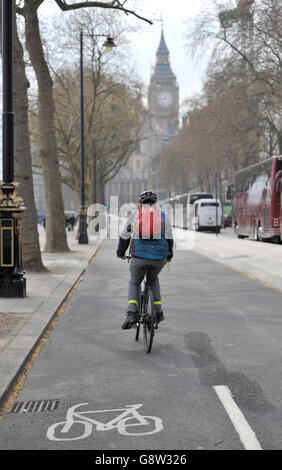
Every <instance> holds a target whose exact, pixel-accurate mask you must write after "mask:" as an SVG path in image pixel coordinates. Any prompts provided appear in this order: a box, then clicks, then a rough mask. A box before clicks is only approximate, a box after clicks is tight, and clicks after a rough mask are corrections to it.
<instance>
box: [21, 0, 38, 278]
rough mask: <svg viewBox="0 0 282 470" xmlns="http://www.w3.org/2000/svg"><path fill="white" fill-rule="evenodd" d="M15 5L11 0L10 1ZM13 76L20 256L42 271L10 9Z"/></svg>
mask: <svg viewBox="0 0 282 470" xmlns="http://www.w3.org/2000/svg"><path fill="white" fill-rule="evenodd" d="M14 4H15V1H14ZM13 64H14V67H13V75H14V113H15V123H14V131H15V146H14V151H15V180H16V181H17V182H19V183H20V186H19V193H20V196H21V197H22V198H23V201H24V205H25V207H26V211H25V212H24V215H23V236H22V256H23V266H24V269H26V270H31V271H43V270H45V268H44V266H43V264H42V259H41V251H40V245H39V235H38V228H37V210H36V207H35V202H34V190H33V180H32V162H31V151H30V137H29V122H28V97H27V88H28V81H27V78H26V74H25V65H24V60H23V48H22V45H21V43H20V41H19V37H18V34H17V24H16V14H15V9H14V12H13Z"/></svg>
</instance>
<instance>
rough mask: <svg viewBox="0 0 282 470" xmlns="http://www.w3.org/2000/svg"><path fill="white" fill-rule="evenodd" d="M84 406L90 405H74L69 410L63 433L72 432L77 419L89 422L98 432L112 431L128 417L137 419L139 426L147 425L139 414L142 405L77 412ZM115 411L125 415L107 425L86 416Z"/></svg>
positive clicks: (117, 417)
mask: <svg viewBox="0 0 282 470" xmlns="http://www.w3.org/2000/svg"><path fill="white" fill-rule="evenodd" d="M83 405H88V403H79V404H78V405H74V406H72V407H71V408H69V409H68V411H67V415H66V424H65V426H64V427H63V428H62V430H61V432H62V433H67V432H68V431H69V430H70V428H71V426H72V425H73V423H75V422H76V421H75V418H77V419H78V420H79V421H80V420H83V421H87V422H89V423H91V424H93V425H95V426H96V430H97V431H109V430H110V429H114V428H116V427H117V423H118V422H119V421H121V420H123V419H124V418H127V417H134V418H136V419H137V421H138V422H139V423H138V424H141V425H145V424H147V421H146V419H144V418H143V416H141V415H140V414H139V413H138V412H137V410H138V409H139V408H141V406H143V405H142V404H136V405H127V406H126V408H117V409H113V410H96V411H95V410H93V411H79V412H77V411H75V410H76V408H78V407H79V406H83ZM115 411H122V412H123V413H121V414H119V415H118V416H116V418H113V419H112V420H111V421H108V422H107V423H101V422H100V421H97V420H95V419H93V418H90V417H88V416H86V415H87V414H94V413H97V414H98V413H106V412H115ZM135 425H136V424H135Z"/></svg>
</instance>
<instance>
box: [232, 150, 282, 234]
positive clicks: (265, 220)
mask: <svg viewBox="0 0 282 470" xmlns="http://www.w3.org/2000/svg"><path fill="white" fill-rule="evenodd" d="M281 170H282V156H276V157H271V158H268V159H266V160H263V161H261V162H259V163H256V164H254V165H251V166H249V167H247V168H244V169H243V170H239V171H237V172H236V173H235V175H234V180H233V185H232V206H233V207H232V223H233V226H234V230H235V233H236V234H237V236H238V238H245V237H251V238H254V239H255V240H260V241H263V240H274V239H275V240H277V241H280V222H281V174H282V171H281ZM229 194H230V192H229Z"/></svg>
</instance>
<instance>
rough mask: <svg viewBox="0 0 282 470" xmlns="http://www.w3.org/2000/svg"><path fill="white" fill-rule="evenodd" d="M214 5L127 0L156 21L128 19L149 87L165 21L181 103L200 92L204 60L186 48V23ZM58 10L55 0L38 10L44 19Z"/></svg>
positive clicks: (204, 0) (194, 0)
mask: <svg viewBox="0 0 282 470" xmlns="http://www.w3.org/2000/svg"><path fill="white" fill-rule="evenodd" d="M211 2H212V0H135V1H134V0H128V3H127V5H128V8H130V7H132V6H133V5H135V8H134V9H135V11H136V12H138V14H140V15H142V16H144V17H146V18H149V19H152V20H153V22H154V24H153V25H148V24H147V23H145V22H144V21H140V20H138V21H137V20H135V19H134V18H133V17H132V16H128V17H127V20H128V21H129V22H130V21H133V22H134V23H135V24H138V26H139V31H138V32H136V33H130V34H129V35H128V36H129V39H130V42H131V51H132V52H133V57H134V59H135V62H136V68H137V73H138V74H139V75H140V77H141V78H142V79H143V80H144V82H145V83H147V84H149V81H150V75H151V72H152V66H153V65H154V64H155V60H156V51H157V48H158V45H159V41H160V35H161V22H160V19H161V18H162V19H163V25H164V34H165V39H166V43H167V46H168V49H169V51H170V60H171V65H172V69H173V72H174V73H175V75H176V77H177V79H178V83H179V89H180V90H179V91H180V101H183V99H185V98H186V97H187V96H188V95H191V94H192V93H194V92H198V91H199V90H200V89H201V81H202V79H203V75H204V71H205V61H203V62H202V63H201V64H198V63H196V62H195V61H193V60H192V58H191V55H190V53H189V52H190V51H189V50H188V49H187V45H185V43H186V40H185V32H186V31H187V25H185V20H186V19H189V18H191V17H194V16H195V15H196V14H198V13H199V12H200V11H203V9H204V8H205V7H206V6H208V5H209V4H211ZM69 3H71V0H70V1H69ZM59 11H60V10H59V8H58V6H57V5H56V2H55V1H54V0H45V1H44V2H43V3H42V6H41V7H40V9H39V12H40V14H41V15H44V16H46V15H52V14H56V13H57V12H59ZM117 14H120V15H122V14H121V13H117ZM122 16H124V15H122Z"/></svg>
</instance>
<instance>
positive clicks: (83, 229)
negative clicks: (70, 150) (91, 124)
mask: <svg viewBox="0 0 282 470" xmlns="http://www.w3.org/2000/svg"><path fill="white" fill-rule="evenodd" d="M83 101H84V94H83V32H82V31H80V172H81V173H80V213H79V231H78V243H80V244H84V245H87V243H88V235H87V209H86V207H85V181H84V103H83Z"/></svg>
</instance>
